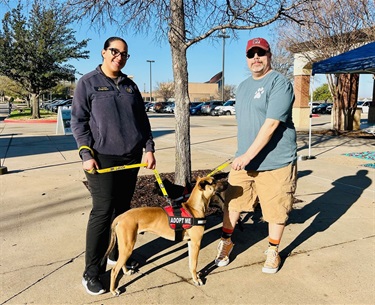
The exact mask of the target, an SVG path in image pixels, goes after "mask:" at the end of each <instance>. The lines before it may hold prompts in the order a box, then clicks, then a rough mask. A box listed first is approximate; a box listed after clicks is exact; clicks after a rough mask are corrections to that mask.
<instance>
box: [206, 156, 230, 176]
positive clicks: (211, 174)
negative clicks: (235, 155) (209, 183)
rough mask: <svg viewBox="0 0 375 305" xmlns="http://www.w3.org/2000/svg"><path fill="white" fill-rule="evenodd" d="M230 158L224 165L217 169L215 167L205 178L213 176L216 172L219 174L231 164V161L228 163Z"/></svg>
mask: <svg viewBox="0 0 375 305" xmlns="http://www.w3.org/2000/svg"><path fill="white" fill-rule="evenodd" d="M231 159H232V158H230V159H228V160H227V161H225V162H224V163H222V164H220V165H219V166H218V167H216V168H215V169H214V170H213V171H212V172H211V173H209V174H208V175H207V177H211V176H213V175H215V174H216V173H217V172H220V171H221V170H222V169H224V168H226V167H227V166H228V165H230V164H231V163H232V161H230V160H231Z"/></svg>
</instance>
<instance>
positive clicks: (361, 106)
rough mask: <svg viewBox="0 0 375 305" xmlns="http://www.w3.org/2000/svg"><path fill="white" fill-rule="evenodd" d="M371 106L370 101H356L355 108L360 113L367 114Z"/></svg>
mask: <svg viewBox="0 0 375 305" xmlns="http://www.w3.org/2000/svg"><path fill="white" fill-rule="evenodd" d="M371 105H373V103H372V101H358V102H357V108H358V109H361V110H362V113H368V110H369V108H370V106H371Z"/></svg>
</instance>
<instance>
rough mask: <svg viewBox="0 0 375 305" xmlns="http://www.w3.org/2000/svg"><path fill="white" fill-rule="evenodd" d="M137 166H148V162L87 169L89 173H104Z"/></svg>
mask: <svg viewBox="0 0 375 305" xmlns="http://www.w3.org/2000/svg"><path fill="white" fill-rule="evenodd" d="M137 167H147V163H137V164H130V165H119V166H112V167H108V168H102V169H95V168H93V169H90V170H85V171H86V172H87V173H88V174H96V173H98V174H104V173H110V172H115V171H120V170H124V169H131V168H137Z"/></svg>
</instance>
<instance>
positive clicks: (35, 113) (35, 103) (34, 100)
mask: <svg viewBox="0 0 375 305" xmlns="http://www.w3.org/2000/svg"><path fill="white" fill-rule="evenodd" d="M38 96H39V94H36V93H31V105H32V106H31V108H32V114H31V118H32V119H40V111H39V99H38Z"/></svg>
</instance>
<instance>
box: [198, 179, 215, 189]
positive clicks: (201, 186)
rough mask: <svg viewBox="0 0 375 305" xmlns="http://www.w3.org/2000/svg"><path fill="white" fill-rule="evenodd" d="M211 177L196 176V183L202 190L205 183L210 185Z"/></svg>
mask: <svg viewBox="0 0 375 305" xmlns="http://www.w3.org/2000/svg"><path fill="white" fill-rule="evenodd" d="M212 182H213V179H212V178H211V179H205V178H198V180H197V184H198V185H199V189H200V190H202V191H203V190H204V189H205V188H206V185H212Z"/></svg>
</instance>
